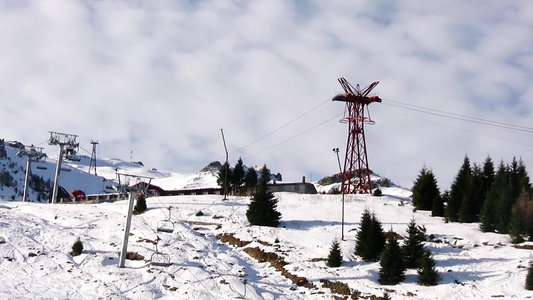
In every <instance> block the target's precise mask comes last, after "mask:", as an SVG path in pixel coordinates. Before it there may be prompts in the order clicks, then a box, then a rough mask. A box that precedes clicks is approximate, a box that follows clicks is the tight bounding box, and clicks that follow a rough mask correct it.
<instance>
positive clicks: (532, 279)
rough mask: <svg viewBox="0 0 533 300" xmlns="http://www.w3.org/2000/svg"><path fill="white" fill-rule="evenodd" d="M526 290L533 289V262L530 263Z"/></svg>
mask: <svg viewBox="0 0 533 300" xmlns="http://www.w3.org/2000/svg"><path fill="white" fill-rule="evenodd" d="M526 290H528V291H533V263H531V262H530V263H529V268H528V269H527V276H526Z"/></svg>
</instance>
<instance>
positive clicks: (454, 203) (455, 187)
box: [446, 156, 471, 222]
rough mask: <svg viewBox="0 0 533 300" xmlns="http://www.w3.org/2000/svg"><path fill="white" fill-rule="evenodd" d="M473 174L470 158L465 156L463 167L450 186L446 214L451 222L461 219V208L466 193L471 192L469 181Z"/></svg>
mask: <svg viewBox="0 0 533 300" xmlns="http://www.w3.org/2000/svg"><path fill="white" fill-rule="evenodd" d="M470 176H471V169H470V159H469V158H468V156H465V158H464V161H463V165H462V166H461V169H460V170H459V172H458V173H457V176H455V180H454V182H453V183H452V186H451V188H450V198H449V199H448V205H447V206H446V216H447V217H448V220H450V221H451V222H457V221H459V209H460V208H461V202H462V201H463V199H464V197H465V195H468V194H469V187H470V186H469V182H470V180H471V179H470Z"/></svg>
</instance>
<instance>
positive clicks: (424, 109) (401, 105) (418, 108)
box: [381, 99, 533, 133]
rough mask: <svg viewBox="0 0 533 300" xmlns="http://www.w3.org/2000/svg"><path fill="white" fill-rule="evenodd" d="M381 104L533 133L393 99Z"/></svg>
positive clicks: (522, 127)
mask: <svg viewBox="0 0 533 300" xmlns="http://www.w3.org/2000/svg"><path fill="white" fill-rule="evenodd" d="M390 102H392V103H390ZM394 103H396V104H394ZM381 104H384V105H388V106H393V107H397V108H402V109H406V110H411V111H416V112H420V113H425V114H429V115H434V116H439V117H443V118H450V119H455V120H460V121H465V122H470V123H477V124H481V125H487V126H493V127H498V128H503V129H508V130H514V131H521V132H525V133H533V128H532V127H525V126H519V125H513V124H508V123H503V122H497V121H492V120H487V119H481V118H476V117H470V116H466V115H460V114H456V113H451V112H446V111H442V110H437V109H432V108H427V107H422V106H418V105H412V104H406V103H402V102H399V101H394V100H391V99H384V101H383V102H382V103H381Z"/></svg>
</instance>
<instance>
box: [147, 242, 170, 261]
mask: <svg viewBox="0 0 533 300" xmlns="http://www.w3.org/2000/svg"><path fill="white" fill-rule="evenodd" d="M159 240H160V239H159V237H157V241H156V243H155V252H154V253H152V256H150V264H151V265H152V266H155V267H170V266H171V265H172V263H171V262H170V255H168V254H166V253H163V252H160V251H159V250H158V248H157V243H158V242H159Z"/></svg>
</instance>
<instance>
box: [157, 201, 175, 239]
mask: <svg viewBox="0 0 533 300" xmlns="http://www.w3.org/2000/svg"><path fill="white" fill-rule="evenodd" d="M171 209H172V207H170V206H169V207H168V219H166V220H159V221H157V231H159V232H167V233H172V232H173V231H174V223H173V222H172V221H171V220H170V219H171V218H170V217H171V216H170V210H171Z"/></svg>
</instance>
